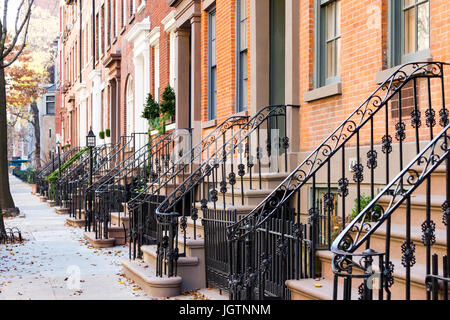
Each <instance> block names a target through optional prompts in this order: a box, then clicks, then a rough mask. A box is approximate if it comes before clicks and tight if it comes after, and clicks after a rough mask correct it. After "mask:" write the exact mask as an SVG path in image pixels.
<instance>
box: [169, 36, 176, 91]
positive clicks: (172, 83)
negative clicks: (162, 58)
mask: <svg viewBox="0 0 450 320" xmlns="http://www.w3.org/2000/svg"><path fill="white" fill-rule="evenodd" d="M169 39H170V40H169V56H170V62H169V84H170V86H171V87H172V88H175V82H176V72H175V67H176V57H175V32H171V33H170V35H169Z"/></svg>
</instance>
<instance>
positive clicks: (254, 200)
mask: <svg viewBox="0 0 450 320" xmlns="http://www.w3.org/2000/svg"><path fill="white" fill-rule="evenodd" d="M241 190H242V189H238V188H234V192H232V189H231V188H228V190H227V192H226V193H225V203H226V204H230V205H232V204H233V199H234V204H235V205H244V206H245V205H248V206H253V207H256V206H257V205H258V204H260V203H261V202H262V201H263V200H264V199H265V198H266V197H267V196H268V195H269V194H270V193H271V192H272V190H270V189H261V190H259V189H258V190H250V189H248V190H245V189H244V192H241ZM218 197H219V200H218V201H217V202H218V203H219V202H220V203H223V195H222V193H219V194H218ZM242 200H244V201H242ZM242 202H243V203H242Z"/></svg>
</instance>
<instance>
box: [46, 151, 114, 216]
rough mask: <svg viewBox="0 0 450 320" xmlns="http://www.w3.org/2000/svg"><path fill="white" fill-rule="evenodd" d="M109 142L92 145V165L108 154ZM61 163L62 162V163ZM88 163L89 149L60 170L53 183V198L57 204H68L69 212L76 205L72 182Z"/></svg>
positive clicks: (79, 175)
mask: <svg viewBox="0 0 450 320" xmlns="http://www.w3.org/2000/svg"><path fill="white" fill-rule="evenodd" d="M110 148H111V145H110V144H104V145H100V146H97V147H94V148H93V150H92V158H93V165H95V166H97V165H98V164H99V163H101V161H102V159H103V158H104V157H105V156H106V155H107V154H108V150H110ZM62 165H63V164H62ZM89 165H90V151H85V152H83V153H82V154H81V155H80V157H79V158H78V159H76V160H75V161H74V162H73V163H72V164H71V165H70V166H68V167H67V168H65V169H64V170H62V171H61V172H60V174H59V177H58V179H57V180H56V182H55V184H54V190H53V191H52V192H53V193H54V196H53V198H54V199H55V201H56V205H58V206H65V205H66V206H68V208H69V212H74V210H75V207H76V206H77V203H78V200H79V199H77V198H76V197H75V198H72V196H73V195H76V190H74V189H75V188H76V187H77V186H76V185H75V184H74V183H73V182H74V181H77V180H78V179H79V178H80V177H81V176H82V175H83V174H84V173H85V171H86V169H87V168H89Z"/></svg>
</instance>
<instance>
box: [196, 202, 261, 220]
mask: <svg viewBox="0 0 450 320" xmlns="http://www.w3.org/2000/svg"><path fill="white" fill-rule="evenodd" d="M195 207H196V208H197V209H198V210H199V212H200V211H201V207H202V205H201V203H200V202H196V203H195ZM255 207H256V206H254V205H240V204H236V203H235V205H234V206H233V205H228V204H226V205H225V206H224V205H223V203H221V202H220V201H217V202H216V206H215V208H216V209H217V210H224V209H225V210H236V214H237V215H238V220H239V219H240V217H243V216H244V215H246V214H248V213H250V212H251V211H252V210H253V209H254V208H255ZM207 208H208V209H214V203H213V202H211V201H210V202H208V204H207Z"/></svg>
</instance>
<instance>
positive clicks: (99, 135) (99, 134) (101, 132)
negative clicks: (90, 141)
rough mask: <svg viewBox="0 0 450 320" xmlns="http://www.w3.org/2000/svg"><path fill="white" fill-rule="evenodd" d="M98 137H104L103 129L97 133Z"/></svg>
mask: <svg viewBox="0 0 450 320" xmlns="http://www.w3.org/2000/svg"><path fill="white" fill-rule="evenodd" d="M98 137H99V138H100V139H102V140H103V139H105V132H104V131H100V132H99V133H98Z"/></svg>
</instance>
